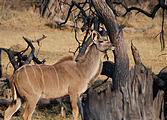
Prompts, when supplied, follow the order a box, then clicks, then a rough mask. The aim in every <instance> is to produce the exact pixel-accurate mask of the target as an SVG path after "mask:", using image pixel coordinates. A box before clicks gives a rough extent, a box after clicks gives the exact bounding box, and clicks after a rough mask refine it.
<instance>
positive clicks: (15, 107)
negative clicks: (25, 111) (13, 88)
mask: <svg viewBox="0 0 167 120" xmlns="http://www.w3.org/2000/svg"><path fill="white" fill-rule="evenodd" d="M20 106H21V99H20V98H17V99H16V102H15V103H12V104H11V105H9V107H8V109H7V110H6V111H5V115H4V120H10V118H11V117H12V115H13V114H14V113H15V112H16V111H17V110H18V109H19V108H20Z"/></svg>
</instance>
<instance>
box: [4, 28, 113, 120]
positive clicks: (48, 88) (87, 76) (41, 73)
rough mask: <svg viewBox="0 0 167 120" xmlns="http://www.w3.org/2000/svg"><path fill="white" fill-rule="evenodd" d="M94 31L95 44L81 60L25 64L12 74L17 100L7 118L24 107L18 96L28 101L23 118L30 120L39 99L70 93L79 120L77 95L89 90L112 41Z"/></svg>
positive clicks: (9, 110)
mask: <svg viewBox="0 0 167 120" xmlns="http://www.w3.org/2000/svg"><path fill="white" fill-rule="evenodd" d="M92 34H93V35H92V36H93V38H92V39H93V40H94V44H92V45H91V47H90V49H89V50H88V52H87V53H86V55H84V57H82V58H81V60H79V61H78V62H75V61H74V60H73V58H72V57H64V58H63V59H61V60H60V61H58V62H56V63H55V64H53V65H25V66H22V67H21V68H19V69H18V70H17V71H16V72H15V73H14V74H13V76H12V77H11V78H12V79H11V84H12V85H11V87H12V89H11V90H12V94H13V99H14V100H15V103H13V105H12V106H9V107H8V109H7V110H6V111H5V116H4V120H9V119H10V118H11V117H12V115H13V114H14V113H15V112H16V111H17V110H18V109H19V107H20V106H21V100H20V98H19V96H21V97H22V98H24V99H25V102H26V107H25V111H24V114H23V118H24V120H31V117H32V114H33V111H34V110H35V107H36V103H37V102H38V100H39V99H40V98H47V99H49V98H59V97H63V96H65V95H69V96H70V100H71V105H72V111H73V116H74V119H75V120H77V119H78V115H79V111H78V107H77V101H78V97H79V96H80V95H81V94H82V93H83V92H85V91H86V89H87V87H88V84H89V82H90V81H93V80H95V79H96V77H97V76H98V75H99V74H100V72H101V69H102V61H101V58H102V57H103V56H104V52H105V51H106V50H108V49H109V48H110V47H111V43H110V42H109V41H107V40H106V39H103V38H102V37H101V36H100V35H99V34H98V33H97V32H95V31H94V32H93V33H92ZM99 41H100V42H99ZM102 41H103V42H102ZM16 90H17V92H16ZM18 94H19V96H18Z"/></svg>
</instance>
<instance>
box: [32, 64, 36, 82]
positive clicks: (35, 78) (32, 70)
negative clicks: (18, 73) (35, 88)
mask: <svg viewBox="0 0 167 120" xmlns="http://www.w3.org/2000/svg"><path fill="white" fill-rule="evenodd" d="M31 69H32V71H33V73H34V76H35V80H37V76H36V73H35V70H34V68H33V67H32V65H31Z"/></svg>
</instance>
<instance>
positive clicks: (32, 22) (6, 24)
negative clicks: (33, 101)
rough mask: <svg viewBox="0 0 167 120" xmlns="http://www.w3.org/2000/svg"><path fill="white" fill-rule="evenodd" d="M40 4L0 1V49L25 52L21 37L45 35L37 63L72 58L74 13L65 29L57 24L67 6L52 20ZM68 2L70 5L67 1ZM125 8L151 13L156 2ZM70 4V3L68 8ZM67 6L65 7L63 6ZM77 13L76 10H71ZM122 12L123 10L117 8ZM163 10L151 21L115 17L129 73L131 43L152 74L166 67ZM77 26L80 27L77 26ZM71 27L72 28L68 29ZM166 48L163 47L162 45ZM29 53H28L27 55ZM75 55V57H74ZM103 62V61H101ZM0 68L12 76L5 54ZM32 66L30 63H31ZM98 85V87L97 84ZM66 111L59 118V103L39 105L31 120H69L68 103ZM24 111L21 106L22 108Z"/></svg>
mask: <svg viewBox="0 0 167 120" xmlns="http://www.w3.org/2000/svg"><path fill="white" fill-rule="evenodd" d="M40 2H41V1H40V0H39V1H38V0H0V48H10V49H11V50H15V51H21V50H23V49H25V48H26V46H27V44H26V42H25V41H24V40H23V38H22V37H23V36H25V37H27V38H29V39H31V40H36V39H38V38H40V37H42V35H46V36H47V38H45V39H44V40H42V41H41V42H40V43H39V45H38V44H36V43H34V44H33V45H34V46H35V48H36V52H35V55H36V56H37V57H38V58H39V59H40V60H43V59H45V60H46V62H45V64H53V63H55V62H56V61H57V60H59V59H60V58H62V57H63V56H67V55H74V54H73V53H74V51H75V50H76V49H77V47H78V43H77V41H76V40H75V29H74V28H73V27H74V26H73V20H74V19H75V18H74V16H75V14H76V13H77V12H76V13H75V12H74V13H73V14H72V15H71V16H70V20H69V21H68V24H67V26H66V25H65V27H59V25H57V23H60V22H62V21H61V20H63V21H64V20H65V19H66V16H67V13H68V9H69V6H68V5H67V7H65V8H64V9H65V10H64V11H63V9H62V11H63V14H62V13H61V12H60V9H57V14H56V15H57V16H58V18H61V20H59V19H55V21H56V22H55V21H54V19H53V16H52V17H46V15H44V17H41V14H40V10H39V6H40ZM68 2H69V1H68ZM122 2H123V3H124V2H125V3H126V4H127V5H128V6H136V7H138V8H142V9H144V10H146V11H151V10H152V8H153V6H154V5H156V4H157V1H153V2H151V1H143V0H138V1H135V2H134V1H127V0H125V1H124V0H122ZM70 3H71V2H69V4H70ZM65 5H66V4H65ZM74 9H76V8H74ZM117 9H118V11H120V12H122V11H123V9H121V8H119V7H118V8H117ZM166 14H167V13H166V12H165V21H164V30H165V33H164V38H165V39H166V38H167V34H166V30H167V22H166V18H167V16H166ZM161 15H162V10H159V11H158V12H157V14H156V15H155V17H154V19H152V18H149V17H147V16H146V15H144V14H141V13H137V12H135V11H133V12H131V13H128V14H127V15H126V16H125V17H117V21H118V24H119V25H125V26H126V27H125V28H124V29H123V37H124V40H125V46H126V48H127V53H128V56H129V69H131V68H132V67H134V65H135V63H134V60H133V56H132V53H131V41H133V44H134V45H135V46H136V48H137V49H138V51H139V53H140V58H141V60H142V63H143V64H144V65H145V66H146V67H147V68H150V69H152V72H154V73H155V74H158V73H159V71H160V70H161V69H162V68H164V67H165V66H167V62H166V60H167V54H166V52H167V49H166V48H164V49H163V50H162V44H161V42H160V32H161V30H162V16H161ZM78 24H80V23H78ZM71 26H72V27H71ZM77 32H78V36H77V37H78V40H79V41H80V42H82V39H83V37H84V35H85V33H86V32H82V31H81V30H80V29H77ZM165 45H166V43H165ZM28 52H30V50H29V51H27V53H28ZM25 54H26V53H25ZM77 54H78V51H77V52H76V54H75V57H76V56H77ZM108 56H109V60H110V61H114V55H113V53H112V52H109V53H108ZM104 60H106V58H104ZM1 64H2V76H3V77H9V76H11V74H12V73H13V67H12V65H11V64H10V61H9V59H8V56H7V54H6V53H5V52H4V51H2V52H1ZM31 64H33V62H32V63H31ZM104 79H106V76H102V75H101V76H99V77H98V82H101V81H102V80H104ZM108 81H109V82H107V83H105V85H104V86H100V87H99V89H98V91H103V90H104V89H105V87H106V86H108V84H111V82H112V79H111V78H110V79H109V80H108ZM98 82H97V84H98ZM65 105H66V106H67V108H66V109H65V110H66V112H67V116H66V118H62V117H61V115H60V111H61V110H60V109H61V106H60V105H59V103H58V102H54V103H53V104H49V105H39V106H38V107H37V108H36V111H35V113H34V114H33V118H34V119H42V120H45V119H50V120H52V119H56V120H59V119H60V120H68V119H72V114H71V110H70V105H69V103H65ZM23 107H24V106H23ZM6 108H7V106H6V105H4V106H3V107H1V109H0V113H1V116H3V111H4V110H5V109H6ZM22 113H23V111H22V109H21V110H19V112H17V113H16V114H15V116H14V117H13V119H20V117H19V116H21V114H22Z"/></svg>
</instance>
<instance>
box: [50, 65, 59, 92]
mask: <svg viewBox="0 0 167 120" xmlns="http://www.w3.org/2000/svg"><path fill="white" fill-rule="evenodd" d="M52 67H53V69H54V71H55V73H56V77H57V85H58V86H57V88H58V89H59V85H60V83H59V76H58V73H57V70H56V69H55V67H54V66H53V65H52Z"/></svg>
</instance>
